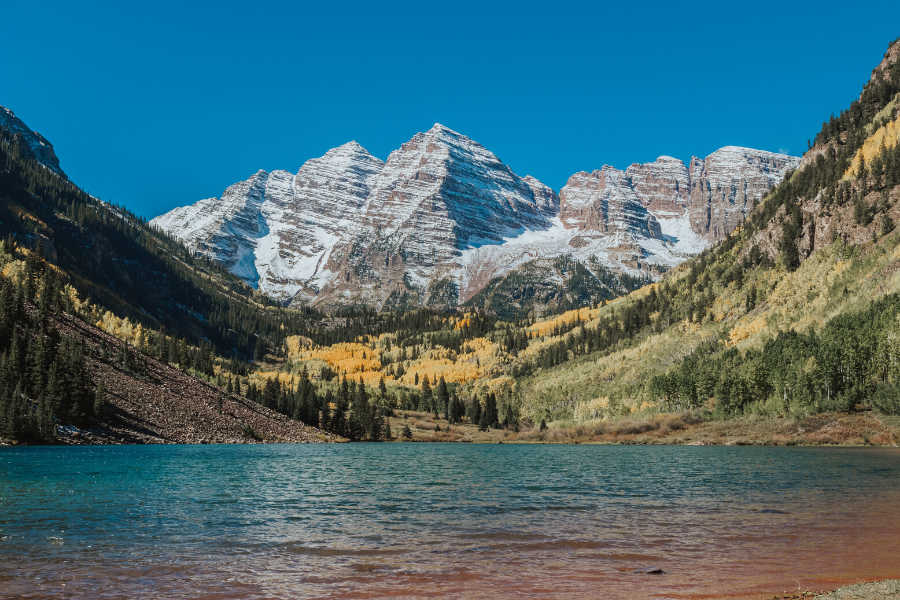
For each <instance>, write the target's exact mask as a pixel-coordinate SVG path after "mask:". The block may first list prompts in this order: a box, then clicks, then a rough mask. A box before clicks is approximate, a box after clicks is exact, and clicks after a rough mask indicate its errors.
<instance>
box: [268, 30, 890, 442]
mask: <svg viewBox="0 0 900 600" xmlns="http://www.w3.org/2000/svg"><path fill="white" fill-rule="evenodd" d="M898 48H900V41H895V42H894V43H892V44H891V45H890V47H889V49H888V51H887V53H886V54H885V58H884V60H883V61H882V62H881V64H880V65H879V66H878V67H877V68H876V70H875V71H874V73H873V77H872V79H871V81H870V82H869V83H867V84H866V86H865V87H864V89H863V91H862V93H861V95H860V97H859V98H858V99H857V100H855V101H854V102H853V103H852V104H851V105H850V107H849V108H848V109H847V110H845V111H842V112H841V114H840V116H839V117H836V118H832V119H830V120H829V121H826V122H825V123H824V124H823V128H822V131H821V132H820V133H819V135H817V136H816V138H815V144H814V145H813V147H812V149H811V150H810V151H809V152H808V153H807V154H806V156H804V158H803V161H802V163H801V164H800V165H799V168H798V169H797V170H796V171H793V172H790V173H789V174H788V175H787V176H786V178H785V179H784V181H782V182H781V183H780V184H778V185H777V186H776V187H774V188H773V189H772V190H771V191H770V192H769V193H768V194H767V195H766V196H765V197H764V198H763V199H762V201H760V202H758V203H757V205H756V206H755V207H754V208H753V209H752V210H751V211H750V212H749V214H748V216H747V218H746V219H745V220H743V221H741V222H739V223H736V224H735V228H734V229H733V230H732V231H730V233H729V234H728V235H726V236H725V237H724V238H723V239H722V240H721V241H720V242H719V243H717V244H716V245H714V246H713V247H711V248H709V249H707V250H705V251H703V252H701V253H700V254H699V256H697V257H696V258H693V259H690V260H688V261H687V262H685V263H684V264H682V265H680V266H678V267H677V268H675V269H673V270H671V271H669V272H668V273H667V274H666V275H665V276H664V277H663V278H662V279H661V280H660V281H658V282H655V283H651V284H649V285H645V286H643V287H641V288H640V289H638V290H636V291H632V292H631V293H630V294H628V295H627V296H624V297H621V298H617V299H614V300H612V301H610V302H606V301H603V300H599V301H598V297H599V298H603V297H604V295H603V291H604V290H603V288H602V287H600V286H595V284H594V283H593V281H595V279H596V278H597V277H598V274H597V273H593V274H592V275H591V277H594V278H595V279H591V278H590V277H588V276H587V275H584V274H582V276H581V278H582V281H585V282H587V283H585V284H584V286H583V289H584V290H585V292H584V295H582V296H577V297H576V296H574V295H570V296H572V297H571V298H568V299H567V300H568V301H570V302H572V303H573V305H574V306H578V305H581V306H582V307H581V308H577V309H575V310H570V311H567V312H565V313H563V314H561V315H558V316H556V317H551V318H544V319H541V318H539V317H538V316H537V315H535V313H534V312H533V311H531V312H528V311H525V312H524V313H522V312H517V311H516V310H515V305H516V302H519V303H520V305H521V304H522V302H521V300H522V294H521V293H519V292H517V291H515V288H516V287H517V286H516V284H515V282H514V283H513V284H512V285H510V286H509V287H508V288H503V285H502V281H501V283H500V284H498V285H495V286H493V287H491V286H488V287H487V288H485V289H486V290H487V292H486V293H485V294H484V301H485V302H496V303H497V304H505V305H507V306H512V309H510V310H509V311H508V314H507V315H506V318H507V319H508V320H506V321H505V322H503V321H499V322H490V321H486V320H484V319H483V314H482V313H480V312H479V311H478V310H477V309H476V308H475V307H471V308H469V309H468V312H459V313H456V314H448V315H443V316H439V315H432V316H430V317H429V318H428V319H427V321H425V322H422V323H418V322H409V323H401V322H398V321H395V326H394V328H393V329H391V328H387V329H384V328H382V329H378V328H376V327H368V328H363V329H362V330H360V335H359V336H358V337H357V338H355V340H354V341H353V343H352V344H344V345H329V344H328V343H323V338H316V339H315V340H312V339H310V340H300V339H297V338H288V343H289V344H291V346H290V348H288V350H287V352H286V354H287V356H288V357H289V362H288V363H287V364H286V365H285V367H284V371H283V372H282V374H283V375H284V376H286V377H288V378H290V377H294V376H296V374H297V373H298V372H299V371H300V370H302V369H307V368H309V369H310V371H311V372H314V373H315V372H317V371H318V370H319V369H326V368H327V369H329V370H332V371H333V372H335V373H343V374H345V377H350V378H352V379H359V380H360V381H363V382H365V383H366V384H368V385H371V386H374V385H376V384H379V386H380V387H381V391H379V392H378V393H377V397H378V398H379V402H382V403H383V404H384V405H386V406H388V407H393V408H401V409H403V410H405V411H410V410H416V411H419V412H424V411H427V412H428V413H432V414H433V415H446V419H447V421H448V425H449V424H451V423H454V422H456V421H457V420H461V421H462V422H466V421H467V420H468V421H469V422H470V423H471V422H473V421H472V420H471V419H475V421H474V422H479V421H478V419H484V418H485V417H484V416H483V415H484V414H485V413H487V414H489V415H490V416H489V417H487V418H486V419H487V422H486V425H488V426H497V427H499V426H504V427H506V428H508V431H510V432H512V431H515V430H517V429H518V428H519V427H520V426H522V427H526V428H527V427H531V426H534V425H536V424H538V423H541V422H542V421H543V422H549V423H550V425H551V427H575V426H578V427H584V426H585V425H592V426H597V427H599V429H598V430H597V431H599V432H600V433H599V434H598V435H600V436H601V438H602V436H604V435H608V434H610V435H612V437H613V438H616V436H618V435H619V434H618V433H616V432H615V431H614V430H613V429H607V425H606V424H607V423H608V422H611V421H616V420H618V419H621V418H622V417H626V416H630V415H638V416H642V417H644V418H646V417H648V416H651V415H657V414H658V413H660V412H674V413H680V412H682V411H688V412H690V414H691V418H697V417H701V418H702V419H704V420H707V421H708V420H728V421H732V420H734V423H735V427H737V428H740V427H743V426H746V427H750V425H751V424H752V423H753V419H754V418H756V417H763V418H769V419H773V421H772V422H773V423H776V425H777V426H776V425H773V427H774V429H773V431H776V432H778V435H782V434H784V435H788V433H790V435H800V434H802V432H800V433H798V431H799V430H801V429H803V430H806V429H810V428H811V429H810V430H815V431H819V429H822V428H825V429H828V428H831V429H835V428H836V429H841V428H843V429H842V430H843V431H845V433H843V434H841V435H836V436H830V434H829V435H826V434H824V433H823V434H822V436H821V437H820V438H815V439H820V440H846V439H851V438H852V439H854V440H857V441H858V442H859V443H862V440H864V439H867V438H866V436H867V435H869V434H867V433H865V431H869V433H871V434H872V435H876V434H878V435H879V436H881V437H879V438H878V439H879V440H880V442H879V443H890V442H891V441H892V438H891V436H892V435H893V434H892V433H890V429H889V428H887V427H886V426H885V425H883V424H882V425H878V424H873V423H874V421H871V420H867V419H868V417H866V418H862V416H864V415H866V414H869V413H871V412H872V411H876V412H877V413H880V414H882V415H889V414H896V413H900V361H898V359H897V356H900V346H898V344H900V317H898V315H900V231H897V229H896V224H898V223H900V143H897V136H896V131H897V124H898V123H900V62H898ZM655 201H657V202H658V203H659V204H664V199H661V198H657V200H655ZM729 218H730V217H729ZM729 218H724V217H723V219H724V220H722V221H720V222H721V223H726V222H729ZM638 225H639V224H638ZM532 268H534V269H535V271H536V272H541V271H540V270H541V269H545V270H544V271H542V272H541V276H542V277H545V278H549V279H550V283H549V285H547V286H546V287H545V288H543V289H540V288H536V287H534V286H532V289H531V291H530V292H529V293H532V294H533V295H534V297H542V296H541V295H542V294H543V295H553V294H556V296H557V297H565V296H566V293H565V292H564V291H563V290H562V289H561V288H562V285H561V284H560V282H559V281H558V280H557V281H554V280H553V278H554V277H556V275H554V272H553V270H552V269H557V270H562V269H568V270H569V271H571V272H573V273H574V272H578V271H579V266H578V265H577V264H563V263H559V264H556V265H541V264H540V263H534V264H533V265H532ZM529 285H531V284H526V285H524V286H523V287H524V289H528V286H529ZM554 286H555V287H556V290H554V289H552V288H553V287H554ZM491 294H494V296H493V299H492V296H491ZM517 294H518V295H517ZM528 302H529V300H528V299H527V297H526V298H525V302H524V305H526V306H527V305H528ZM476 321H477V323H478V326H477V327H473V324H474V323H475V322H476ZM436 381H437V382H438V384H439V385H438V386H435V382H436ZM323 385H324V384H323ZM443 386H446V387H443ZM438 389H440V390H441V391H440V392H438V391H437V390H438ZM463 413H465V415H466V416H460V415H462V414H463ZM823 413H829V414H831V415H832V417H828V418H822V419H817V420H814V422H813V421H810V422H808V423H807V422H806V421H804V423H807V424H806V425H803V426H799V429H798V425H797V422H798V420H802V419H806V418H812V417H813V416H814V415H817V414H823ZM838 414H843V415H845V416H846V419H847V420H846V421H841V419H843V418H844V417H834V416H833V415H838ZM848 415H849V416H848ZM857 417H860V418H857ZM885 418H888V417H885ZM741 419H744V421H741ZM741 423H744V425H741ZM682 425H683V423H682ZM896 425H897V423H895V424H894V426H896ZM867 427H868V428H869V429H868V430H867V429H866V428H867ZM639 429H640V428H638V430H639ZM604 432H605V433H604ZM786 432H787V433H786ZM791 432H793V433H791ZM633 434H634V432H631V433H630V434H628V435H633ZM716 435H718V434H716ZM817 435H818V434H817ZM885 436H886V437H885ZM588 437H589V436H588ZM603 439H605V438H603ZM873 439H874V438H873ZM810 440H811V441H815V440H814V439H813V438H810Z"/></svg>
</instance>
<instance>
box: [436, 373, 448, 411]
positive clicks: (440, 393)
mask: <svg viewBox="0 0 900 600" xmlns="http://www.w3.org/2000/svg"><path fill="white" fill-rule="evenodd" d="M436 401H437V408H436V410H437V412H441V413H443V414H444V416H446V417H447V418H448V420H449V418H450V417H449V414H448V410H447V408H448V406H447V405H448V404H449V403H450V394H449V393H448V392H447V382H446V381H444V377H443V376H441V378H440V380H438V386H437V394H436Z"/></svg>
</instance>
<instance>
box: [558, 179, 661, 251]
mask: <svg viewBox="0 0 900 600" xmlns="http://www.w3.org/2000/svg"><path fill="white" fill-rule="evenodd" d="M559 197H560V206H559V217H560V219H561V220H562V223H563V226H564V227H565V228H566V229H578V230H580V231H582V232H585V233H591V234H594V235H601V234H611V233H626V234H629V235H630V236H634V237H643V238H662V232H661V231H660V228H659V222H658V221H657V220H656V217H654V216H653V215H651V214H650V213H649V212H648V211H647V209H646V208H645V206H644V204H643V203H642V202H641V198H640V197H639V196H638V195H637V193H636V192H635V189H634V186H633V184H632V182H631V179H630V178H629V177H628V176H627V175H626V174H625V173H623V172H622V171H619V170H618V169H615V168H613V167H610V166H608V165H604V166H603V168H602V169H600V170H599V171H594V172H593V173H586V172H584V171H582V172H580V173H575V174H574V175H572V176H571V177H570V178H569V181H568V182H567V183H566V185H565V187H563V189H562V190H560V192H559Z"/></svg>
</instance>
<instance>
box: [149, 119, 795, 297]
mask: <svg viewBox="0 0 900 600" xmlns="http://www.w3.org/2000/svg"><path fill="white" fill-rule="evenodd" d="M798 163H799V159H797V158H793V157H790V156H786V155H782V154H773V153H770V152H763V151H758V150H752V149H748V148H736V147H732V146H729V147H726V148H722V149H721V150H718V151H717V152H714V153H713V154H711V155H710V156H708V157H707V158H706V159H699V158H694V159H692V160H691V163H690V168H689V167H688V166H686V165H684V164H683V163H682V162H681V161H678V160H676V159H673V158H669V157H662V158H660V159H659V160H658V161H656V162H655V163H647V164H644V165H638V164H635V165H631V166H630V167H629V168H628V169H627V170H625V171H621V170H618V169H615V168H613V167H609V166H604V167H603V168H602V169H600V170H598V171H594V172H593V173H586V172H585V173H576V174H575V175H573V176H572V177H571V178H570V179H569V181H568V183H567V184H566V186H565V187H564V188H563V189H562V190H561V192H560V193H559V194H557V193H556V192H555V191H554V190H552V189H550V188H549V187H547V186H545V185H543V184H542V183H541V182H540V181H538V180H536V179H535V178H533V177H530V176H526V177H520V176H518V175H516V174H515V173H514V172H513V171H512V170H511V169H510V168H509V167H508V166H507V165H505V164H503V163H502V162H501V161H500V159H499V158H498V157H497V156H495V155H494V154H493V153H491V152H490V151H488V150H487V149H486V148H484V147H483V146H481V145H480V144H478V143H477V142H475V141H474V140H471V139H469V138H468V137H466V136H464V135H462V134H460V133H457V132H455V131H453V130H451V129H449V128H447V127H444V126H442V125H440V124H436V125H435V126H434V127H433V128H431V129H430V130H428V131H426V132H423V133H419V134H416V135H415V136H414V137H413V138H412V139H411V140H410V141H408V142H407V143H405V144H403V145H402V146H401V147H400V148H399V149H398V150H395V151H394V152H392V153H391V154H390V156H389V157H388V159H387V161H386V162H384V163H382V162H381V161H380V160H378V159H377V158H375V157H373V156H371V155H370V154H369V153H368V152H366V150H365V149H363V148H362V147H361V146H359V144H356V143H355V142H351V143H350V144H345V145H344V146H341V147H339V148H335V149H334V150H330V151H329V152H328V153H326V154H325V156H323V157H321V158H317V159H312V160H309V161H307V162H306V163H305V164H304V165H303V166H302V167H301V168H300V170H299V171H298V173H297V175H296V176H292V175H291V174H290V173H288V172H287V171H274V172H272V173H267V172H265V171H260V172H258V173H256V174H255V175H253V176H252V177H251V178H250V179H249V180H247V181H246V182H243V183H240V184H235V185H234V186H231V187H230V188H228V189H227V190H226V191H225V193H224V194H223V195H222V197H221V198H220V199H219V198H211V199H208V200H202V201H200V202H198V203H196V204H194V205H192V206H187V207H181V208H176V209H174V210H172V211H170V212H168V213H166V214H164V215H161V216H159V217H157V218H155V219H153V221H151V223H152V224H154V225H155V226H158V227H160V228H161V229H163V230H165V231H167V232H169V233H170V234H171V235H173V236H176V237H177V238H179V239H181V240H183V241H184V242H185V243H186V244H187V245H188V246H189V247H190V248H191V249H193V250H195V251H197V252H199V253H201V254H203V255H204V256H207V257H209V258H212V259H214V260H216V261H217V262H219V263H221V264H223V265H225V266H226V267H227V268H228V269H229V270H230V271H231V272H232V273H235V274H237V275H239V276H240V277H241V278H242V279H243V280H244V281H245V282H247V283H248V284H250V285H252V286H256V287H258V289H259V290H261V291H262V292H264V293H266V294H269V295H271V296H273V297H275V298H278V299H279V300H281V301H283V302H291V303H292V304H293V305H294V306H298V305H313V306H320V307H323V308H327V309H329V310H336V309H338V308H340V307H346V306H361V305H366V306H371V307H374V308H376V309H378V310H393V309H408V308H414V307H419V306H422V305H425V306H431V307H435V308H448V307H455V306H458V305H461V304H465V305H467V306H473V303H475V302H477V301H478V300H479V299H480V298H483V297H484V294H481V292H482V291H483V290H485V289H486V288H487V287H489V286H490V287H496V286H497V285H500V282H501V281H502V282H503V284H502V285H503V286H505V287H509V286H510V285H511V282H513V281H515V282H520V283H521V285H522V287H521V289H520V290H518V291H517V292H516V291H511V293H513V294H518V295H520V296H523V297H529V298H534V295H533V294H531V293H530V292H529V291H527V290H526V287H528V286H531V287H534V286H538V287H540V286H541V285H542V284H543V282H542V281H541V280H540V278H539V277H537V276H536V271H535V268H534V267H535V265H533V264H531V263H532V262H533V261H535V260H542V261H544V264H542V265H539V266H538V270H541V269H543V268H545V267H546V266H547V265H549V264H550V263H552V261H553V260H556V259H562V258H564V257H566V256H570V257H571V258H572V259H575V260H577V261H580V262H582V263H587V262H588V261H590V263H591V267H589V270H591V271H593V270H594V267H595V266H599V267H602V269H603V279H604V280H605V279H607V275H608V274H609V273H611V274H612V275H613V276H614V277H620V278H621V279H620V281H618V282H616V283H613V284H612V285H607V284H606V283H604V282H599V281H598V283H597V286H598V287H600V288H603V289H604V290H605V292H606V294H609V293H617V292H616V291H617V290H620V289H630V287H631V283H630V281H631V280H644V279H652V280H655V279H658V278H659V277H660V276H661V274H662V273H665V272H666V271H667V270H668V269H670V268H672V267H674V266H675V265H677V264H679V263H680V262H681V261H683V260H684V259H685V258H687V257H688V256H692V255H694V254H696V253H697V252H699V251H700V250H702V249H703V248H706V247H707V246H709V245H710V244H711V243H713V242H715V241H717V240H719V239H721V238H722V236H724V235H725V234H726V233H727V232H728V231H731V230H733V229H734V227H735V226H736V224H737V223H738V222H739V221H740V220H741V219H743V217H744V216H745V215H746V213H747V212H748V211H749V210H750V208H751V207H752V204H753V202H754V201H755V200H757V199H759V198H760V197H761V196H762V195H763V194H764V193H765V192H766V191H768V189H769V188H770V187H772V186H773V185H775V184H777V183H778V182H779V181H780V180H781V178H782V177H783V175H784V173H785V172H786V171H787V170H789V169H792V168H796V166H797V164H798ZM566 260H568V259H566ZM547 261H550V262H547ZM557 275H562V276H563V282H562V283H563V285H564V286H565V285H566V284H567V283H568V279H567V277H566V276H565V274H562V273H561V272H557ZM495 280H497V281H495ZM544 296H546V294H538V298H535V299H534V302H532V306H531V310H534V311H537V313H538V314H541V313H542V312H544V311H545V310H546V309H547V308H548V306H553V307H557V306H558V305H559V303H558V302H556V301H552V300H549V299H545V300H546V301H542V300H541V299H542V298H543V297H544ZM603 297H605V296H604V295H602V294H601V295H598V296H596V297H595V299H597V300H599V299H602V298H603ZM482 306H485V305H482ZM553 309H554V310H555V309H556V308H553ZM516 310H517V311H520V312H522V311H524V310H526V309H525V307H524V304H523V303H522V302H519V303H518V306H517V308H516Z"/></svg>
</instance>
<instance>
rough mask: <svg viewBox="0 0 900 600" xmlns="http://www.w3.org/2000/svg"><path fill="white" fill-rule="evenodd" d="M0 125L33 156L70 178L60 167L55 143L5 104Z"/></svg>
mask: <svg viewBox="0 0 900 600" xmlns="http://www.w3.org/2000/svg"><path fill="white" fill-rule="evenodd" d="M0 127H2V128H3V129H5V130H6V131H8V132H9V133H10V134H11V135H12V136H13V137H15V138H19V139H18V141H19V147H20V148H25V149H27V150H28V151H29V152H30V153H31V155H32V158H34V159H35V160H37V161H38V162H39V163H41V164H42V165H44V166H45V167H47V168H48V169H50V170H51V171H53V172H54V173H56V174H57V175H59V176H60V177H63V178H64V179H68V178H67V177H66V174H65V173H63V170H62V169H61V168H60V167H59V159H58V158H57V157H56V153H55V152H54V151H53V144H51V143H50V142H48V141H47V139H46V138H45V137H44V136H42V135H41V134H39V133H38V132H37V131H32V130H31V129H29V128H28V126H27V125H26V124H25V123H23V122H22V120H21V119H19V117H17V116H16V115H15V114H14V113H13V111H11V110H9V109H8V108H6V107H3V106H0Z"/></svg>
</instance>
